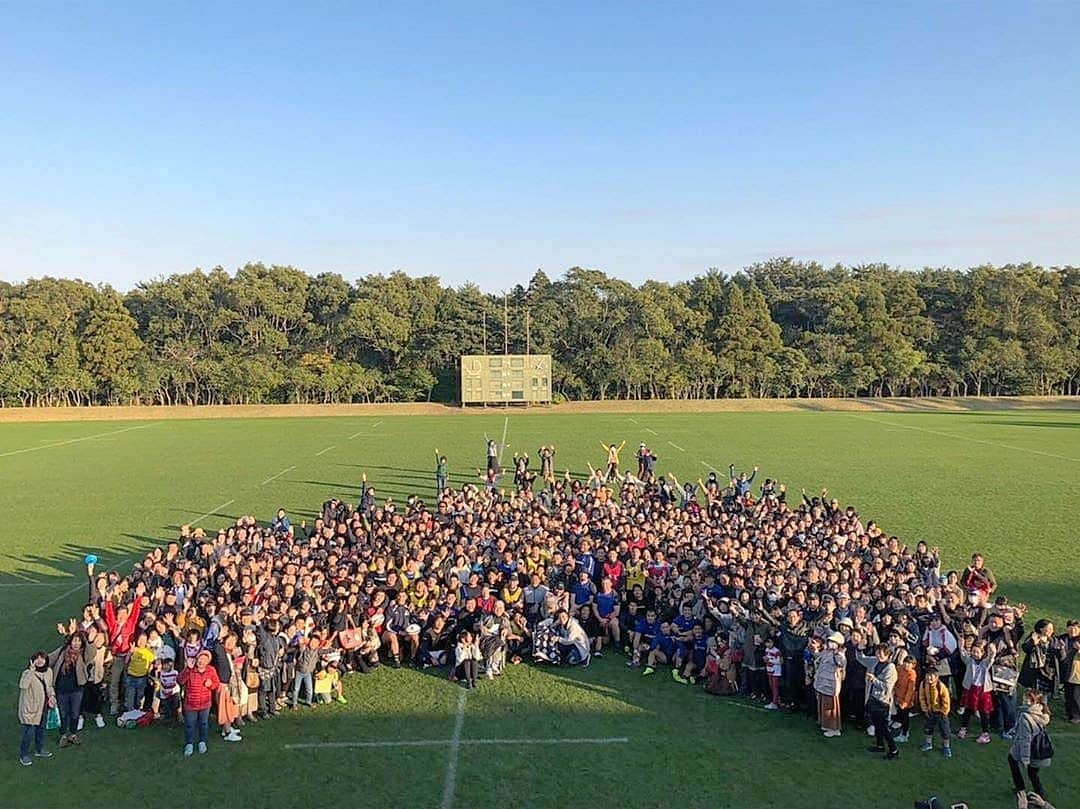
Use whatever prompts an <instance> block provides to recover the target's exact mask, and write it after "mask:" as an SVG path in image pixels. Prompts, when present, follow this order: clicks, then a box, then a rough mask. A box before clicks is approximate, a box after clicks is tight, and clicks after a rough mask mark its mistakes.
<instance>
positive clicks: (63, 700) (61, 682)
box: [49, 632, 88, 748]
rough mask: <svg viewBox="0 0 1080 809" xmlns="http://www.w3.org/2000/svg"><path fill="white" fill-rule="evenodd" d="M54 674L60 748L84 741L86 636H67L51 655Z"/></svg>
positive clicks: (50, 663)
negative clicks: (81, 736)
mask: <svg viewBox="0 0 1080 809" xmlns="http://www.w3.org/2000/svg"><path fill="white" fill-rule="evenodd" d="M49 668H50V669H51V670H52V675H53V690H54V691H55V692H56V702H57V704H58V705H59V707H60V747H62V748H63V747H67V746H68V745H69V744H81V743H82V742H81V740H80V739H79V716H80V715H81V713H82V701H83V689H84V688H85V687H86V681H87V679H88V678H87V670H86V650H85V649H84V648H83V636H82V635H81V634H79V633H78V632H75V633H72V634H71V635H69V636H68V639H67V643H65V644H64V645H63V646H61V647H60V648H59V649H57V650H56V651H55V652H53V653H52V654H51V655H49Z"/></svg>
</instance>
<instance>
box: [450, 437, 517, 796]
mask: <svg viewBox="0 0 1080 809" xmlns="http://www.w3.org/2000/svg"><path fill="white" fill-rule="evenodd" d="M504 431H505V428H504ZM464 724H465V692H464V691H462V692H461V694H460V695H459V696H458V703H457V715H456V716H455V717H454V733H453V735H451V737H450V755H449V757H448V758H447V760H446V781H445V782H444V783H443V794H442V804H441V806H442V809H450V807H451V806H453V805H454V786H455V784H456V783H457V760H458V751H459V750H460V749H461V728H462V726H464Z"/></svg>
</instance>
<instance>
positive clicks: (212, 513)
mask: <svg viewBox="0 0 1080 809" xmlns="http://www.w3.org/2000/svg"><path fill="white" fill-rule="evenodd" d="M235 502H236V501H235V500H226V501H225V502H224V503H222V504H221V505H220V506H214V507H213V508H212V509H210V510H209V511H208V512H206V513H205V514H203V515H202V516H201V517H199V518H198V519H197V520H192V521H191V522H190V523H189V524H190V525H195V524H196V523H200V522H202V521H203V520H205V519H206V518H207V517H211V516H213V515H214V514H216V513H217V512H219V511H221V510H222V509H223V508H225V506H231V505H232V504H233V503H235Z"/></svg>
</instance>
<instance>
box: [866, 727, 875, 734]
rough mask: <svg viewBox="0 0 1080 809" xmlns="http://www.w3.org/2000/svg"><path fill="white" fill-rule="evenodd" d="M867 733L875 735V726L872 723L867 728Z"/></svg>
mask: <svg viewBox="0 0 1080 809" xmlns="http://www.w3.org/2000/svg"><path fill="white" fill-rule="evenodd" d="M866 735H867V736H873V735H874V726H873V725H871V726H870V727H868V728H867V729H866Z"/></svg>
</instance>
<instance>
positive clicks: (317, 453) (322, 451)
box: [315, 444, 337, 458]
mask: <svg viewBox="0 0 1080 809" xmlns="http://www.w3.org/2000/svg"><path fill="white" fill-rule="evenodd" d="M336 446H337V444H331V445H330V446H328V447H327V448H326V449H320V450H319V451H318V452H316V453H315V457H316V458H318V457H319V456H320V455H322V454H323V453H326V452H329V451H330V450H332V449H333V448H334V447H336Z"/></svg>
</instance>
